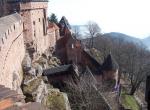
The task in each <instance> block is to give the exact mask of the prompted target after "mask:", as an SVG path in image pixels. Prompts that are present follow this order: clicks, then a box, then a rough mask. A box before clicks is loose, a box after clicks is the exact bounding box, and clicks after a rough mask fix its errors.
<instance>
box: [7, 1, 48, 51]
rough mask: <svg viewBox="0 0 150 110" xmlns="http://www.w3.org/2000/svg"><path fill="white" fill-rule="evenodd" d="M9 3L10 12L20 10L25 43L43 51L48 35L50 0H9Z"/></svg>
mask: <svg viewBox="0 0 150 110" xmlns="http://www.w3.org/2000/svg"><path fill="white" fill-rule="evenodd" d="M7 4H8V6H7V10H8V12H9V14H10V13H14V12H18V13H20V15H21V16H22V20H23V36H24V40H25V43H26V44H30V45H33V46H34V48H35V50H36V51H37V52H38V51H41V50H42V46H43V45H44V43H45V41H44V40H45V39H44V36H47V25H48V22H47V8H48V0H7ZM39 53H41V52H39Z"/></svg>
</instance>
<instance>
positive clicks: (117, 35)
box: [103, 32, 142, 44]
mask: <svg viewBox="0 0 150 110" xmlns="http://www.w3.org/2000/svg"><path fill="white" fill-rule="evenodd" d="M103 36H104V37H110V38H113V39H120V38H121V39H123V40H125V41H127V42H133V43H137V44H140V43H142V41H141V40H140V39H138V38H135V37H133V36H129V35H126V34H123V33H119V32H110V33H105V34H103Z"/></svg>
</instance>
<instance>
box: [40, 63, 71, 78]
mask: <svg viewBox="0 0 150 110" xmlns="http://www.w3.org/2000/svg"><path fill="white" fill-rule="evenodd" d="M71 69H72V65H71V64H69V65H63V66H59V67H55V68H50V69H46V70H44V72H43V75H44V76H47V75H56V74H60V73H63V72H67V71H69V70H71Z"/></svg>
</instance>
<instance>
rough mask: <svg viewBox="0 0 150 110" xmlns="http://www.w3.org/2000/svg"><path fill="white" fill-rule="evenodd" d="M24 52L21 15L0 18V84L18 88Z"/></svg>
mask: <svg viewBox="0 0 150 110" xmlns="http://www.w3.org/2000/svg"><path fill="white" fill-rule="evenodd" d="M24 54H25V46H24V39H23V27H22V21H21V16H20V15H19V14H12V15H9V16H6V17H3V18H0V84H1V85H5V86H6V87H9V88H13V89H18V87H19V86H20V84H21V81H22V77H23V75H22V67H21V63H22V60H23V58H24Z"/></svg>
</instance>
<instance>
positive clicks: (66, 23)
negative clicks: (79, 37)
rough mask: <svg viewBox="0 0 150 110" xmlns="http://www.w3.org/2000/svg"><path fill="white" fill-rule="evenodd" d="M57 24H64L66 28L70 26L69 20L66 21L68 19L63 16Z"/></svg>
mask: <svg viewBox="0 0 150 110" xmlns="http://www.w3.org/2000/svg"><path fill="white" fill-rule="evenodd" d="M59 24H60V25H61V26H64V27H65V28H67V29H69V30H70V29H71V26H70V24H69V22H68V20H67V19H66V17H65V16H63V17H62V18H61V20H60V22H59Z"/></svg>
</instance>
